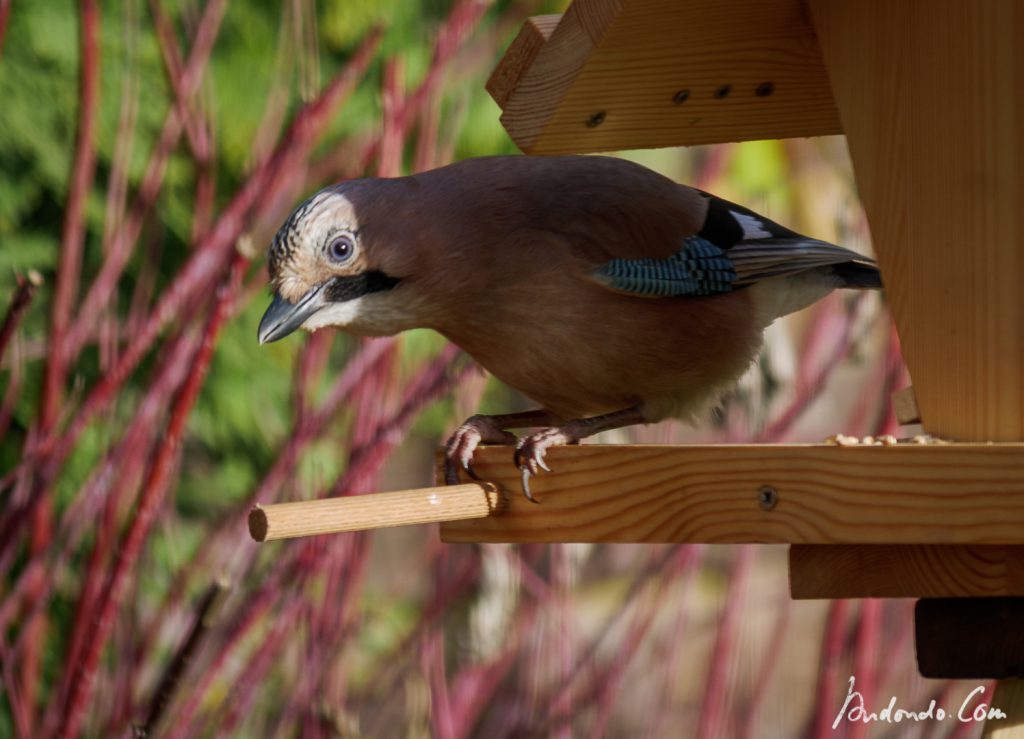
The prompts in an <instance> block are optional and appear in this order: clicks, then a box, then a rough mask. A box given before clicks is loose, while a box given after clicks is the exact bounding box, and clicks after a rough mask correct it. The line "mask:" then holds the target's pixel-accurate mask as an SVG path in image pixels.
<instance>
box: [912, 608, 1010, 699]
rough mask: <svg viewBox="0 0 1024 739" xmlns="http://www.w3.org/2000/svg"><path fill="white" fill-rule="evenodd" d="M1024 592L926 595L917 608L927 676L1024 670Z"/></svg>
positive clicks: (917, 631) (957, 677) (989, 675)
mask: <svg viewBox="0 0 1024 739" xmlns="http://www.w3.org/2000/svg"><path fill="white" fill-rule="evenodd" d="M1021 623H1024V598H924V599H922V600H919V601H918V602H917V606H916V607H915V609H914V626H915V628H914V633H915V642H916V644H917V664H918V668H919V669H920V671H921V675H922V676H923V677H929V678H943V679H950V680H961V679H962V680H966V679H992V678H997V679H1002V678H1013V677H1022V676H1024V629H1021V628H1020V625H1021Z"/></svg>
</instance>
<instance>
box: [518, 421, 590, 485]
mask: <svg viewBox="0 0 1024 739" xmlns="http://www.w3.org/2000/svg"><path fill="white" fill-rule="evenodd" d="M583 436H584V434H580V433H578V432H577V431H576V430H575V428H574V426H573V422H569V423H568V424H566V425H565V426H554V427H552V428H547V429H541V430H540V431H536V432H534V433H532V434H529V435H527V436H524V437H522V438H521V439H520V440H519V443H518V444H516V453H515V457H514V459H515V463H516V467H518V468H519V471H520V473H521V474H522V480H523V494H524V495H526V497H527V499H529V500H530V502H532V503H536V502H537V500H536V499H535V498H534V497H533V493H531V492H530V478H531V477H533V476H534V475H537V474H539V473H540V471H541V470H544V471H545V472H551V468H550V467H548V465H547V463H546V462H545V461H544V457H545V455H546V454H547V450H548V449H550V448H551V447H553V446H566V445H568V444H578V443H579V442H580V439H582V438H583Z"/></svg>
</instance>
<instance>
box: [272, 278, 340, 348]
mask: <svg viewBox="0 0 1024 739" xmlns="http://www.w3.org/2000/svg"><path fill="white" fill-rule="evenodd" d="M325 284H326V283H325ZM323 290H324V285H318V286H317V287H314V288H313V289H312V290H310V291H309V292H308V293H306V294H305V295H303V296H302V297H301V298H300V299H299V302H297V303H289V302H288V301H287V300H285V299H284V298H282V297H281V296H280V295H279V294H277V293H274V300H273V302H272V303H271V304H270V307H269V308H267V312H266V313H264V314H263V319H262V320H261V321H260V329H259V334H258V335H259V339H260V343H261V344H266V343H267V342H269V341H277V340H278V339H283V338H284V337H285V336H287V335H288V334H290V333H292V332H293V331H294V330H295V329H297V328H298V327H299V326H301V325H302V324H303V323H305V322H306V319H307V318H309V317H310V316H311V315H313V314H314V313H316V312H317V311H318V310H320V309H321V308H322V307H323V306H324V297H323Z"/></svg>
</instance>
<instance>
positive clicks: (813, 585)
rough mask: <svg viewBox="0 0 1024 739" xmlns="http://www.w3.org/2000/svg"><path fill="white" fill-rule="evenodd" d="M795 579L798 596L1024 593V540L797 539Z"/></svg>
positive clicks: (791, 575) (793, 591)
mask: <svg viewBox="0 0 1024 739" xmlns="http://www.w3.org/2000/svg"><path fill="white" fill-rule="evenodd" d="M789 585H790V594H791V595H792V596H793V598H796V599H798V600H799V599H808V598H952V597H969V596H975V597H992V596H1001V595H1020V596H1024V546H984V545H972V546H967V545H961V546H952V545H945V544H922V545H899V544H875V545H872V544H794V545H793V546H791V547H790V548H789Z"/></svg>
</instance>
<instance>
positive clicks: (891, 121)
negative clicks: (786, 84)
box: [809, 0, 1024, 441]
mask: <svg viewBox="0 0 1024 739" xmlns="http://www.w3.org/2000/svg"><path fill="white" fill-rule="evenodd" d="M809 8H810V11H811V18H812V21H813V24H814V27H815V29H816V30H817V35H818V44H819V46H820V48H821V52H822V55H823V58H824V60H825V68H826V70H827V71H828V76H829V79H830V81H831V85H832V92H833V94H834V97H835V101H836V104H837V106H838V108H839V117H840V119H841V120H842V123H843V130H844V131H845V133H846V136H847V141H848V145H849V148H850V155H851V157H852V159H853V165H854V173H855V175H856V178H857V186H858V189H859V191H860V196H861V199H862V200H863V202H864V207H865V210H866V211H867V216H868V222H869V223H870V226H871V236H872V240H873V242H874V247H875V253H876V254H877V256H878V260H879V264H880V266H881V268H882V275H883V279H884V281H885V285H886V296H887V298H888V302H889V305H890V306H891V308H892V313H893V317H894V318H895V320H896V325H897V327H898V329H899V334H900V340H901V343H902V347H903V354H904V356H905V358H906V360H907V366H908V367H909V369H910V374H911V377H913V380H914V395H915V397H916V399H917V405H918V408H919V409H920V413H921V421H922V423H923V424H924V428H925V430H926V431H927V432H928V433H931V434H934V435H936V436H941V437H946V438H952V439H958V440H961V441H1020V440H1024V290H1022V289H1021V286H1022V285H1024V208H1022V207H1021V203H1024V146H1022V145H1021V138H1022V132H1024V45H1022V44H1021V42H1020V40H1021V39H1022V38H1024V9H1022V7H1021V5H1020V3H1017V2H1006V1H1005V0H972V2H963V0H900V1H899V2H892V1H891V0H855V1H854V0H849V1H846V0H810V2H809Z"/></svg>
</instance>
